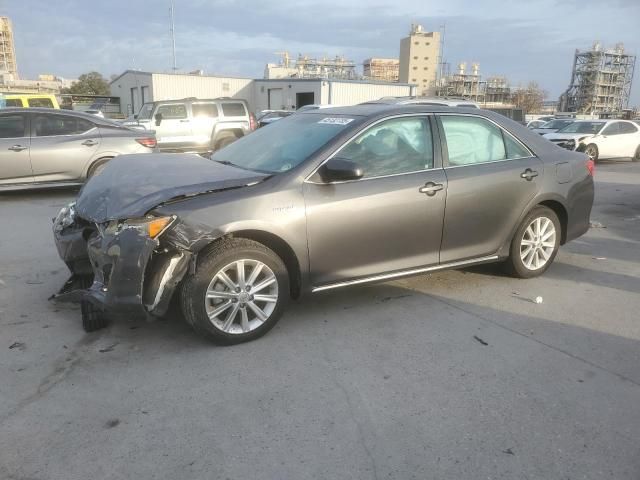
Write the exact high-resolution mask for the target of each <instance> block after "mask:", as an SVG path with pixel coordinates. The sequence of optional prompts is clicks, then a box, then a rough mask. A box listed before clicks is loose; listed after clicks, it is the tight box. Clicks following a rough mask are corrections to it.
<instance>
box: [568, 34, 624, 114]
mask: <svg viewBox="0 0 640 480" xmlns="http://www.w3.org/2000/svg"><path fill="white" fill-rule="evenodd" d="M635 62H636V57H635V55H630V54H628V53H625V51H624V45H623V44H622V43H618V44H617V45H616V46H615V47H614V48H609V49H605V48H602V47H601V45H600V44H599V43H598V42H596V43H594V44H593V47H592V48H591V50H588V51H580V50H576V53H575V56H574V59H573V70H572V72H571V83H570V84H569V88H568V89H567V91H566V92H564V93H563V94H562V95H561V96H560V110H561V111H566V112H576V113H578V114H583V115H615V114H620V113H621V112H622V110H624V109H626V108H627V107H628V105H629V96H630V93H631V82H632V80H633V70H634V68H635Z"/></svg>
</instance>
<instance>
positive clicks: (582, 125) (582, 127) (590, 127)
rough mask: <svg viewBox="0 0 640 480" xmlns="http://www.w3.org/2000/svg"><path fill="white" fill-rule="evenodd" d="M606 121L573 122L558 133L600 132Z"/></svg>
mask: <svg viewBox="0 0 640 480" xmlns="http://www.w3.org/2000/svg"><path fill="white" fill-rule="evenodd" d="M604 125H605V123H604V122H573V123H571V124H569V125H567V126H566V127H564V128H563V129H561V130H558V133H560V132H562V133H592V134H594V133H598V132H599V131H600V130H602V127H604Z"/></svg>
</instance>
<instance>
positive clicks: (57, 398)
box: [0, 162, 640, 480]
mask: <svg viewBox="0 0 640 480" xmlns="http://www.w3.org/2000/svg"><path fill="white" fill-rule="evenodd" d="M596 181H597V187H596V188H597V197H596V205H595V209H594V212H593V214H592V220H593V221H594V222H599V223H600V224H601V227H600V228H592V229H591V230H590V232H589V233H588V234H587V235H585V236H584V237H582V238H580V239H578V240H576V241H574V242H572V243H570V244H568V245H566V246H565V247H563V248H562V249H561V251H560V253H559V255H558V257H557V259H556V262H555V264H554V265H553V266H552V267H551V268H550V269H549V271H548V272H547V273H546V274H545V275H544V276H543V277H541V278H537V279H534V280H515V279H511V278H508V277H505V276H502V275H500V274H498V273H497V271H496V270H495V268H491V267H482V268H473V269H468V270H463V271H450V272H443V273H438V274H433V275H426V276H422V277H417V278H413V279H409V280H402V281H396V282H391V283H386V284H380V285H374V286H366V287H358V288H352V289H349V290H343V291H337V292H334V293H324V294H319V295H317V296H315V297H313V298H312V299H311V300H308V301H304V302H300V303H296V304H293V305H292V308H290V309H289V310H288V312H287V313H286V314H285V316H284V318H283V319H282V320H281V322H280V323H279V324H278V326H276V328H275V329H274V330H272V331H271V332H270V333H269V334H268V335H267V336H266V337H264V338H262V339H260V340H258V341H255V342H252V343H248V344H244V345H240V346H234V347H226V348H225V347H216V346H212V345H210V344H208V343H207V342H205V341H203V340H201V339H200V338H198V337H197V336H196V335H195V334H193V333H192V332H191V330H190V329H189V328H188V327H187V326H186V325H184V324H183V323H181V322H180V321H178V320H177V319H169V320H166V321H160V322H156V323H153V324H148V323H145V321H143V320H142V321H141V320H133V321H126V319H118V320H117V321H115V322H114V323H113V324H112V325H111V326H110V327H109V328H108V329H106V330H103V331H101V332H97V333H93V334H85V333H84V332H83V331H82V328H81V326H80V312H79V308H78V307H77V306H75V305H56V304H54V303H50V302H48V301H47V297H49V296H50V295H51V294H52V293H54V292H55V291H57V289H58V288H59V287H60V286H61V285H62V284H63V283H64V281H65V280H66V277H67V271H66V269H65V266H64V265H63V264H62V262H61V261H60V260H59V259H58V256H57V254H56V251H55V248H54V245H53V241H52V238H51V231H50V224H51V222H50V218H51V217H52V216H54V214H55V213H56V212H57V210H58V209H59V208H60V207H61V206H62V205H64V204H65V203H66V202H68V201H69V200H70V199H71V198H72V197H73V194H74V192H69V191H62V192H60V191H57V192H31V193H22V194H11V195H9V194H5V195H0V224H1V225H2V228H1V229H2V234H1V235H0V478H2V479H14V480H15V479H22V480H26V479H29V480H36V479H37V480H44V479H60V480H74V479H78V480H86V479H172V480H175V479H180V480H190V479H234V480H235V479H254V478H255V479H257V478H260V479H296V480H300V479H311V478H314V479H341V480H346V479H387V478H388V479H411V478H415V479H431V478H434V479H435V478H438V479H456V480H461V479H498V478H504V479H516V478H518V479H544V480H549V479H598V480H601V479H605V478H611V479H616V480H622V479H633V480H638V478H640V314H639V312H640V164H631V163H623V162H620V163H611V164H604V165H599V166H598V169H597V173H596ZM536 296H542V297H543V299H544V300H543V303H542V304H536V303H534V302H533V301H532V299H533V298H535V297H536Z"/></svg>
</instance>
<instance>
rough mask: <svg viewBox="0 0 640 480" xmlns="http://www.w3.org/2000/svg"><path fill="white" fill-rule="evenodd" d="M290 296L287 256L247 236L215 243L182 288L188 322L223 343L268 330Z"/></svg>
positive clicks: (241, 340)
mask: <svg viewBox="0 0 640 480" xmlns="http://www.w3.org/2000/svg"><path fill="white" fill-rule="evenodd" d="M288 297H289V276H288V273H287V268H286V266H285V264H284V262H283V261H282V260H281V259H280V257H278V255H276V254H275V253H274V252H273V251H272V250H270V249H269V248H267V247H266V246H264V245H262V244H261V243H258V242H254V241H253V240H248V239H243V238H234V239H229V240H223V241H220V242H218V243H216V244H214V245H213V246H212V247H211V248H210V249H209V250H208V251H207V252H206V253H204V254H203V255H202V256H201V259H200V261H199V262H198V266H197V269H196V272H195V274H193V275H191V276H189V277H187V279H186V280H185V281H184V283H183V286H182V290H181V303H182V310H183V313H184V316H185V319H186V320H187V322H188V323H190V324H191V325H192V326H193V328H194V330H195V331H196V332H197V333H199V334H201V335H203V336H205V337H207V338H208V339H210V340H211V341H213V342H214V343H218V344H222V345H233V344H237V343H242V342H247V341H249V340H254V339H256V338H259V337H261V336H262V335H264V334H265V333H267V332H268V331H269V330H270V329H271V328H273V327H274V326H275V324H276V323H277V321H278V320H279V319H280V316H281V315H282V311H283V309H284V306H285V304H286V303H287V300H288Z"/></svg>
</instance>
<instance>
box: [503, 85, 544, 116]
mask: <svg viewBox="0 0 640 480" xmlns="http://www.w3.org/2000/svg"><path fill="white" fill-rule="evenodd" d="M545 98H547V92H546V91H544V90H543V89H542V88H540V86H539V85H538V84H537V83H536V82H529V84H528V85H527V86H526V87H524V88H518V89H517V90H514V91H513V93H512V95H511V102H512V103H513V104H514V105H515V106H516V107H517V108H521V109H523V110H524V111H525V112H526V113H536V112H539V111H540V110H542V105H543V103H544V100H545Z"/></svg>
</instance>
